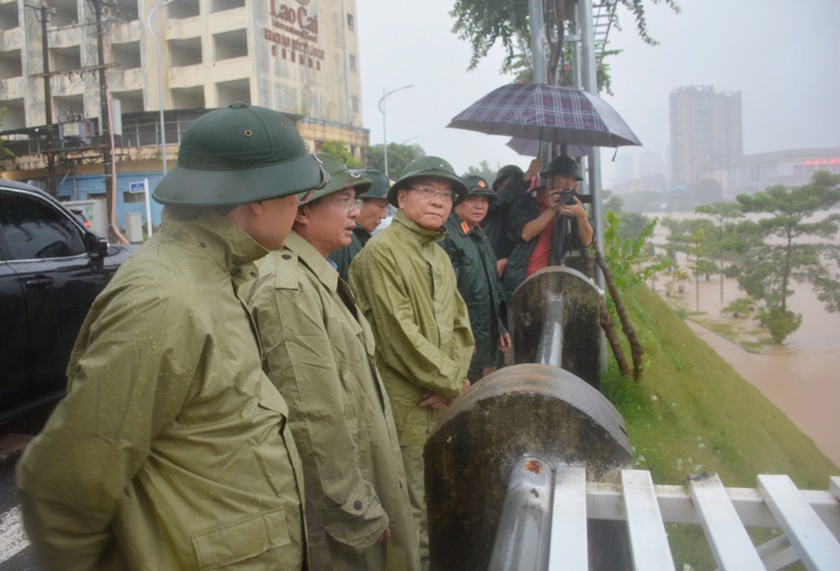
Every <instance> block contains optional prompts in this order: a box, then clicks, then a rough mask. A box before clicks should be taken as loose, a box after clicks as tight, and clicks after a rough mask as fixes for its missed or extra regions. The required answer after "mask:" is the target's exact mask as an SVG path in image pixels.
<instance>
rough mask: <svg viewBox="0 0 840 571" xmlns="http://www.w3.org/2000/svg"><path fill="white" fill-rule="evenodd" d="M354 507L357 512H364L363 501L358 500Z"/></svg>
mask: <svg viewBox="0 0 840 571" xmlns="http://www.w3.org/2000/svg"><path fill="white" fill-rule="evenodd" d="M353 507H354V508H355V509H356V511H359V512H360V511H362V500H356V501H355V502H354V503H353Z"/></svg>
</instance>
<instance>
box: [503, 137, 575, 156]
mask: <svg viewBox="0 0 840 571" xmlns="http://www.w3.org/2000/svg"><path fill="white" fill-rule="evenodd" d="M505 144H506V145H507V146H508V147H510V148H511V149H513V150H514V151H516V152H517V153H519V154H520V155H525V156H526V157H539V156H540V154H541V152H542V150H543V148H545V146H546V145H548V143H547V142H544V141H537V140H535V139H523V138H521V137H514V138H512V139H511V140H510V141H508V142H507V143H505ZM588 152H589V147H587V146H585V145H567V146H566V152H565V153H563V154H565V155H566V156H569V157H582V156H584V155H585V154H586V153H588ZM560 154H561V153H560V147H555V149H554V156H555V157H557V156H560Z"/></svg>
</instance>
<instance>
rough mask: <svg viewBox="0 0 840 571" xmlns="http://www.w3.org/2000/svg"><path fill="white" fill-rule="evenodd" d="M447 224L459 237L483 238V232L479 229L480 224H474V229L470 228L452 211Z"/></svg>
mask: <svg viewBox="0 0 840 571" xmlns="http://www.w3.org/2000/svg"><path fill="white" fill-rule="evenodd" d="M449 223H450V224H451V225H452V228H455V229H456V232H457V233H458V235H459V236H469V235H470V234H476V235H478V236H483V231H482V229H481V225H480V224H476V225H475V227H473V228H470V226H469V224H467V222H466V220H462V219H461V217H460V216H458V214H457V213H456V212H455V211H454V210H453V211H452V213H451V214H450V215H449Z"/></svg>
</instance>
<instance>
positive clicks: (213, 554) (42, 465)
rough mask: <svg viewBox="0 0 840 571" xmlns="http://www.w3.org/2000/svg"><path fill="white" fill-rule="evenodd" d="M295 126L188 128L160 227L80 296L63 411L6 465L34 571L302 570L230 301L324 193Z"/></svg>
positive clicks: (251, 351) (296, 487) (271, 429)
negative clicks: (304, 199)
mask: <svg viewBox="0 0 840 571" xmlns="http://www.w3.org/2000/svg"><path fill="white" fill-rule="evenodd" d="M325 177H326V173H324V172H323V170H322V168H321V166H320V163H319V162H318V161H317V160H316V159H315V158H314V157H313V156H312V155H310V154H309V153H307V152H306V147H305V146H304V143H303V140H302V139H301V137H300V135H299V134H298V132H297V129H296V128H295V126H294V123H292V122H291V121H289V119H288V118H287V117H286V116H284V115H283V114H282V113H278V112H276V111H272V110H270V109H266V108H263V107H256V106H250V105H247V104H245V103H242V102H236V103H233V104H231V105H230V106H229V107H227V108H224V109H218V110H215V111H211V112H210V113H207V114H205V115H202V116H201V117H199V118H198V119H197V120H196V121H195V122H194V123H193V124H192V125H191V126H190V128H189V129H187V131H186V133H184V137H183V140H182V142H181V147H180V149H179V151H178V164H177V166H176V167H175V168H173V169H171V170H170V171H169V172H168V173H167V175H166V176H165V177H164V178H163V180H162V181H161V182H160V184H159V185H158V187H157V188H156V189H155V191H154V197H155V199H156V200H157V201H158V202H161V203H163V204H164V205H166V206H165V208H164V209H163V223H162V224H161V227H160V230H159V231H158V232H156V233H155V235H154V236H152V237H151V238H149V240H147V241H146V243H145V244H143V247H142V248H141V249H140V250H139V251H137V252H136V253H135V254H133V255H132V256H131V257H130V258H129V259H128V260H127V261H126V262H125V263H124V264H123V265H122V266H121V267H120V269H119V270H118V271H117V273H116V275H115V276H114V278H113V279H112V280H111V282H110V283H109V284H108V286H107V287H106V288H105V290H104V291H103V292H102V293H101V294H100V295H99V297H97V298H96V301H95V302H94V303H93V306H92V307H91V309H90V312H89V313H88V316H87V319H86V320H85V323H84V325H83V326H82V329H81V331H80V333H79V336H78V338H77V340H76V345H75V347H74V348H73V354H72V356H71V359H70V364H69V365H68V367H67V377H68V390H67V396H66V397H65V398H64V400H63V401H62V402H61V403H59V405H58V408H57V409H56V411H55V413H54V414H53V415H52V417H51V418H50V419H49V421H48V422H47V424H46V426H45V427H44V429H43V431H42V432H41V434H40V435H39V436H37V437H36V438H35V439H34V440H33V441H32V442H31V443H30V444H29V446H28V447H27V449H26V451H25V452H24V455H23V457H22V458H21V460H20V461H19V462H18V465H17V484H18V487H19V488H20V498H21V503H22V508H23V521H24V526H25V528H26V531H27V534H28V536H29V539H30V541H31V542H32V547H33V555H34V559H35V561H36V563H37V566H38V568H41V569H200V568H201V569H210V568H213V569H216V568H226V569H229V568H232V567H237V568H242V569H245V568H248V569H301V568H302V565H303V564H304V562H305V561H306V543H305V535H304V530H303V513H302V509H303V490H302V480H303V477H302V473H301V466H300V458H299V456H298V452H297V449H296V447H295V443H294V441H293V440H292V435H291V433H290V431H289V430H288V428H287V427H286V422H287V417H288V409H287V406H286V402H285V401H284V400H283V397H282V396H280V393H279V392H278V391H277V389H276V388H275V387H274V386H273V385H272V384H271V381H270V380H269V379H268V377H267V376H266V375H265V373H264V372H263V370H262V367H261V359H260V349H259V342H258V340H257V338H256V336H255V333H254V331H253V329H252V325H251V320H250V318H249V316H248V313H247V311H246V310H245V309H244V308H243V305H242V300H241V299H240V297H239V296H238V295H237V293H236V292H237V288H238V286H239V285H241V284H243V283H244V282H245V281H246V280H247V279H250V276H256V267H255V266H254V264H253V262H254V261H255V260H256V259H258V258H261V257H263V256H264V255H266V254H267V253H268V251H269V250H274V249H277V248H281V247H282V246H283V241H284V240H285V239H286V236H287V235H288V233H289V231H290V230H291V227H292V221H293V220H294V217H295V213H296V212H297V202H298V198H297V196H296V195H297V194H299V193H301V192H304V191H306V190H308V189H311V188H316V187H318V186H319V185H321V184H325V183H326V180H327V179H326V178H325Z"/></svg>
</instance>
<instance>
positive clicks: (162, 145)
mask: <svg viewBox="0 0 840 571" xmlns="http://www.w3.org/2000/svg"><path fill="white" fill-rule="evenodd" d="M174 1H175V0H166V1H165V2H160V3H159V4H158V5H157V6H155V7H154V8H152V11H151V12H149V17H148V18H147V19H146V26H147V27H148V28H149V31H150V32H151V33H152V34H154V35H155V37H156V38H157V64H158V65H157V68H158V104H159V106H160V154H161V159H162V160H163V174H164V175H166V170H167V169H166V166H167V165H166V124H165V123H164V121H163V62H162V61H161V59H162V56H161V53H160V33H158V31H157V30H156V29H155V27H154V26H153V25H152V18H154V17H155V14H157V12H158V10H160V9H161V8H164V7H166V6H167V5H169V4H172V3H173V2H174Z"/></svg>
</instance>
